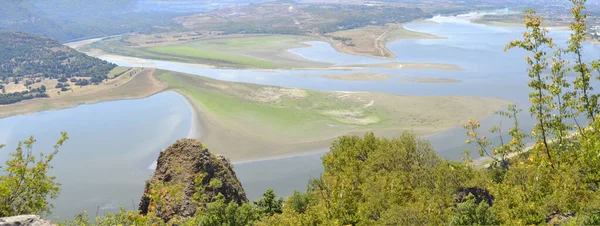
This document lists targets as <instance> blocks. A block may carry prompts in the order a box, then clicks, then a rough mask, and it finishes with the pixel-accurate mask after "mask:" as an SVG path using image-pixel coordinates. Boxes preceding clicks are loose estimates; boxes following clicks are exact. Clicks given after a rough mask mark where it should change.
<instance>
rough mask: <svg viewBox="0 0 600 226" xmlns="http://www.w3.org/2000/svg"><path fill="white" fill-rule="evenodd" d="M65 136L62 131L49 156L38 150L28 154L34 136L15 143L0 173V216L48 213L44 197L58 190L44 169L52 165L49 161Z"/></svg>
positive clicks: (56, 193) (57, 185) (52, 196)
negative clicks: (14, 150)
mask: <svg viewBox="0 0 600 226" xmlns="http://www.w3.org/2000/svg"><path fill="white" fill-rule="evenodd" d="M67 139H68V137H67V134H66V133H64V132H63V133H62V137H61V138H60V139H59V140H58V142H56V145H54V151H52V153H50V154H49V155H47V156H46V155H44V154H43V153H40V155H39V159H36V157H35V155H34V154H33V153H32V151H33V144H34V143H35V139H33V137H30V138H29V139H28V140H25V141H22V142H19V144H18V146H17V149H16V152H14V153H11V154H10V156H11V158H10V159H9V160H7V161H6V168H1V169H2V171H1V172H2V173H0V217H6V216H14V215H21V214H39V215H44V214H50V213H51V212H50V209H51V208H52V205H51V204H49V203H48V200H47V199H48V198H52V199H54V198H56V197H57V196H58V193H59V191H60V188H59V183H58V182H56V181H55V178H54V177H53V176H48V175H47V172H48V170H49V169H51V168H52V167H51V166H50V164H49V163H50V161H52V159H53V158H54V156H55V155H56V154H57V153H58V152H59V149H60V147H62V144H63V143H64V142H65V141H66V140H67Z"/></svg>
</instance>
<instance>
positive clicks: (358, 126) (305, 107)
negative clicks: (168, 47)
mask: <svg viewBox="0 0 600 226" xmlns="http://www.w3.org/2000/svg"><path fill="white" fill-rule="evenodd" d="M156 77H157V78H158V79H160V80H161V81H164V82H167V83H168V84H169V86H168V89H170V90H176V91H178V92H180V93H182V94H184V95H185V96H187V97H188V98H189V99H190V100H191V101H192V102H194V103H196V104H197V105H198V106H200V107H199V108H200V109H201V110H202V111H203V112H205V113H207V114H208V115H210V116H211V117H212V118H215V119H216V120H217V121H219V122H220V123H222V124H225V125H228V126H230V127H231V130H235V131H238V132H242V133H246V134H261V136H263V137H268V138H269V140H271V141H279V142H284V141H285V142H290V143H301V142H310V141H318V140H323V139H324V138H330V137H337V136H339V135H343V134H348V133H351V132H360V131H378V130H381V131H405V130H410V131H413V132H415V133H418V134H432V133H436V132H440V131H443V130H446V129H450V128H452V127H455V126H458V125H460V123H461V122H464V121H465V120H468V119H469V118H471V117H475V118H483V117H485V116H486V115H488V114H490V113H492V112H493V111H494V110H495V109H498V108H499V107H502V106H504V105H506V104H508V102H506V101H502V100H497V99H486V98H470V97H412V96H411V97H409V96H397V95H388V94H381V93H367V92H323V91H312V90H302V89H292V88H281V87H272V86H261V85H253V84H245V83H233V82H223V81H218V80H213V79H209V78H204V77H199V76H195V75H187V74H181V73H176V72H169V71H158V72H157V73H156ZM448 112H451V113H450V114H449V113H448Z"/></svg>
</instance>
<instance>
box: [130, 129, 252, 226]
mask: <svg viewBox="0 0 600 226" xmlns="http://www.w3.org/2000/svg"><path fill="white" fill-rule="evenodd" d="M219 193H220V194H222V195H223V196H224V197H225V199H226V201H227V202H230V201H234V202H237V203H238V204H241V203H244V202H248V199H247V198H246V194H245V193H244V189H243V188H242V186H241V183H240V182H239V180H238V178H237V176H236V175H235V172H234V171H233V169H232V165H231V163H230V162H229V161H228V160H227V159H225V158H224V157H222V156H216V155H213V154H212V153H210V152H209V151H208V149H207V148H206V147H204V146H203V145H202V144H201V143H200V142H198V141H196V140H193V139H183V140H179V141H177V142H175V143H174V144H172V145H171V146H170V147H168V148H167V149H165V150H164V151H162V152H161V153H160V156H159V157H158V162H157V166H156V170H155V171H154V175H152V177H151V178H150V180H149V181H148V182H147V183H146V187H145V189H144V194H143V196H142V200H141V202H140V205H139V210H140V212H141V213H142V214H147V213H149V212H152V213H155V214H156V216H157V217H160V218H161V219H162V220H164V221H165V222H168V221H170V220H171V219H173V218H176V217H189V216H193V215H194V214H195V213H196V210H197V209H198V207H201V205H205V204H206V203H208V202H210V201H212V200H213V199H214V197H215V196H216V195H218V194H219Z"/></svg>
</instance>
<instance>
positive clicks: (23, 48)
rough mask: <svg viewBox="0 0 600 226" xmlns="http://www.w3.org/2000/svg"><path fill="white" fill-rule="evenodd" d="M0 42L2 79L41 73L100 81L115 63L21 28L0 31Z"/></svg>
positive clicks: (40, 75)
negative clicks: (23, 30) (11, 30)
mask: <svg viewBox="0 0 600 226" xmlns="http://www.w3.org/2000/svg"><path fill="white" fill-rule="evenodd" d="M0 46H2V48H1V49H0V79H2V81H8V80H13V81H14V80H19V79H21V78H23V77H42V76H43V77H46V78H54V79H60V78H63V79H66V78H71V77H90V78H92V80H99V82H101V81H102V79H104V78H105V77H106V75H107V74H108V72H109V71H110V70H112V69H113V68H115V67H116V65H115V64H112V63H108V62H106V61H104V60H100V59H97V58H94V57H90V56H88V55H85V54H83V53H80V52H78V51H76V50H74V49H71V48H69V47H67V46H64V45H61V44H60V43H58V41H56V40H53V39H49V38H44V37H40V36H34V35H30V34H27V33H22V32H0Z"/></svg>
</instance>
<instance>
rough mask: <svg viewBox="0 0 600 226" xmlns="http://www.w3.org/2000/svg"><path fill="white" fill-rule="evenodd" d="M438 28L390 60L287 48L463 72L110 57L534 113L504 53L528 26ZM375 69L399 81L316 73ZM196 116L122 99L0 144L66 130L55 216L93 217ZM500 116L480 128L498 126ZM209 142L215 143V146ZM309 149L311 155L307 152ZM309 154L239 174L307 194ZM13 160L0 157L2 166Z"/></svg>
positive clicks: (4, 122)
mask: <svg viewBox="0 0 600 226" xmlns="http://www.w3.org/2000/svg"><path fill="white" fill-rule="evenodd" d="M432 20H433V21H435V22H436V23H409V24H406V25H405V26H404V27H405V28H407V29H410V30H414V31H420V32H426V33H431V34H435V35H438V36H442V37H445V38H444V39H430V40H401V41H396V42H393V43H390V44H389V45H388V48H389V49H390V50H391V51H393V52H394V53H395V54H396V56H397V58H396V59H393V60H382V59H376V58H369V57H363V56H355V55H348V54H343V53H339V52H336V51H335V50H334V49H333V48H331V46H329V45H328V44H326V43H322V42H312V43H310V44H311V45H312V46H311V47H307V48H301V49H293V50H289V51H290V52H293V53H296V54H298V55H301V56H303V57H305V58H308V59H312V60H315V61H325V62H330V63H333V64H336V65H353V64H378V63H386V62H403V63H444V64H455V65H458V66H460V67H461V68H463V69H464V70H460V71H445V70H434V69H418V70H416V69H415V70H407V69H373V68H372V69H362V70H349V71H341V70H339V71H336V70H333V71H315V70H296V71H291V70H233V69H212V68H203V67H200V66H198V65H192V64H183V63H175V62H165V61H157V60H146V59H135V60H131V61H130V60H121V59H120V58H119V59H117V58H111V57H104V59H106V60H109V61H111V62H114V63H117V64H119V65H121V66H140V67H154V68H159V69H166V70H173V71H179V72H185V73H190V74H196V75H201V76H206V77H211V78H215V79H220V80H226V81H238V82H249V83H257V84H265V85H278V86H285V87H297V88H306V89H316V90H336V91H376V92H384V93H391V94H400V95H453V96H481V97H495V98H501V99H506V100H510V101H512V102H514V103H516V104H518V105H519V106H520V107H521V108H523V109H528V101H527V99H528V97H527V95H528V93H529V89H528V88H527V86H526V81H527V80H528V77H527V75H526V72H525V68H526V64H525V62H524V56H525V54H524V52H523V51H520V50H510V51H508V52H504V46H505V44H506V43H508V42H509V41H510V40H513V39H517V38H520V37H522V35H521V32H522V31H523V29H521V28H510V27H491V26H486V25H479V24H472V23H469V22H468V21H467V20H465V19H464V18H463V17H435V18H434V19H432ZM551 35H552V36H553V38H554V40H555V41H556V42H564V41H565V40H567V38H568V35H569V33H568V32H566V31H553V32H552V33H551ZM584 54H585V55H586V57H588V59H597V58H598V57H599V56H600V48H598V47H596V46H594V45H591V44H586V45H585V48H584ZM354 72H377V73H384V74H392V75H395V77H393V78H391V79H389V80H387V81H361V82H356V81H343V80H330V79H325V78H322V77H318V75H323V74H349V73H354ZM401 77H422V78H452V79H458V80H461V82H460V83H437V84H436V83H401V82H397V81H396V80H397V79H398V78H401ZM191 116H192V112H191V109H190V107H189V106H188V105H187V103H186V101H185V99H184V98H183V97H181V96H180V95H178V94H176V93H172V92H166V93H161V94H157V95H154V96H152V97H149V98H145V99H140V100H124V101H114V102H106V103H99V104H92V105H83V106H79V107H76V108H72V109H65V110H59V111H50V112H41V113H37V114H31V115H24V116H15V117H9V118H5V119H0V143H5V144H7V147H6V148H5V149H4V150H3V153H6V152H7V151H12V150H13V149H14V147H15V146H16V143H15V142H16V141H18V140H23V139H26V138H27V137H28V136H30V135H33V136H35V137H36V139H37V140H38V143H37V144H36V151H37V150H40V151H49V148H50V147H51V145H52V143H53V142H55V141H56V140H57V139H58V137H59V132H60V131H67V132H68V133H69V135H70V137H71V140H69V141H68V142H67V144H66V145H65V147H64V150H63V151H62V152H61V153H59V155H58V156H57V157H56V159H55V162H54V166H55V168H54V169H53V171H52V173H53V174H55V175H56V176H57V178H58V179H59V180H60V181H61V183H63V186H62V188H63V190H62V192H61V196H60V197H59V198H58V199H57V200H56V201H55V202H54V204H55V206H56V209H55V211H54V214H55V215H58V216H61V217H63V218H69V217H72V216H73V214H75V213H78V212H81V211H83V210H87V211H88V212H89V213H90V215H91V216H94V214H95V212H96V210H97V209H98V207H100V208H99V210H100V211H99V214H102V213H103V212H105V211H114V210H116V208H117V207H118V206H123V207H125V208H127V209H133V208H134V207H135V206H137V202H138V201H139V197H140V195H141V193H142V188H143V184H144V181H145V180H146V179H148V177H149V176H150V175H151V173H152V171H151V170H149V169H148V165H149V164H150V163H151V162H152V161H153V160H155V159H156V157H157V156H158V153H159V152H160V150H162V149H164V148H165V147H166V146H168V145H169V144H170V143H172V142H173V141H175V140H177V139H180V138H184V137H187V135H188V133H189V131H190V124H191V119H190V118H191ZM520 118H521V119H522V120H521V121H522V124H523V126H524V130H526V131H527V130H528V128H530V127H531V124H532V121H531V117H530V116H529V114H528V113H523V114H521V115H520ZM500 120H501V119H500V118H499V117H496V116H493V117H490V118H488V119H485V120H484V121H483V122H482V124H483V125H485V126H488V127H489V126H491V125H493V124H498V123H499V122H500ZM465 138H466V137H465V136H464V131H463V130H462V129H461V128H456V129H453V130H450V131H447V132H444V133H440V134H437V135H434V136H430V137H428V138H427V139H429V140H430V141H432V143H433V144H434V147H435V148H436V151H438V153H440V155H441V156H443V157H446V158H449V159H454V160H458V159H460V157H461V155H460V152H461V151H462V150H463V149H465V148H466V146H465V145H464V140H465ZM209 145H210V144H209ZM307 151H311V150H307ZM321 155H322V154H310V155H305V156H298V157H292V158H282V159H274V160H265V161H258V162H246V163H237V164H235V171H236V173H237V175H238V177H239V178H240V180H241V181H242V184H243V186H244V189H245V191H246V193H247V194H248V197H249V198H250V199H256V198H258V197H260V195H261V194H262V192H264V190H265V189H266V188H274V189H275V191H276V193H277V194H278V195H281V196H287V195H290V194H291V193H292V191H293V190H294V189H297V190H304V189H305V187H306V184H307V180H308V179H309V178H314V177H318V176H319V173H320V172H321V170H322V169H321V167H320V165H321V163H320V159H319V158H320V156H321ZM5 158H6V156H5V155H0V161H4V160H5Z"/></svg>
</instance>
